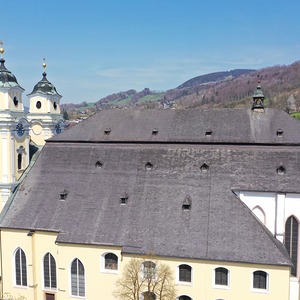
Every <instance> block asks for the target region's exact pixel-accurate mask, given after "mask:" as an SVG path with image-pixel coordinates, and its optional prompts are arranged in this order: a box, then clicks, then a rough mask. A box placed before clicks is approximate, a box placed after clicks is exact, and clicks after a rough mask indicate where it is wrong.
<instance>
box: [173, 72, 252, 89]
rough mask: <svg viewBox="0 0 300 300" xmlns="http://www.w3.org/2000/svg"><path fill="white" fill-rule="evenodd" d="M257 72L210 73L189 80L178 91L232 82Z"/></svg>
mask: <svg viewBox="0 0 300 300" xmlns="http://www.w3.org/2000/svg"><path fill="white" fill-rule="evenodd" d="M254 71H255V70H251V69H235V70H231V71H225V72H215V73H209V74H206V75H200V76H197V77H194V78H192V79H189V80H188V81H186V82H184V83H183V84H181V85H180V86H178V89H182V88H188V87H192V86H195V85H199V84H207V83H212V82H220V81H224V80H230V79H233V78H236V77H238V76H240V75H243V74H248V73H251V72H254Z"/></svg>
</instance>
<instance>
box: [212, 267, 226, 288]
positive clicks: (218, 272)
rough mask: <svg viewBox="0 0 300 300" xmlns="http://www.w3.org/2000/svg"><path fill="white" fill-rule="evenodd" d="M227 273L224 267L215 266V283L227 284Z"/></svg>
mask: <svg viewBox="0 0 300 300" xmlns="http://www.w3.org/2000/svg"><path fill="white" fill-rule="evenodd" d="M228 273H229V272H228V270H227V269H226V268H216V269H215V285H228Z"/></svg>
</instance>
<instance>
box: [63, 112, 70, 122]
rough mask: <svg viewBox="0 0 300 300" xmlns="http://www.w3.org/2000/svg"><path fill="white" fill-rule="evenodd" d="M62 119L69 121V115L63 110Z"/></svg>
mask: <svg viewBox="0 0 300 300" xmlns="http://www.w3.org/2000/svg"><path fill="white" fill-rule="evenodd" d="M63 118H64V120H69V114H68V112H67V111H66V110H64V112H63Z"/></svg>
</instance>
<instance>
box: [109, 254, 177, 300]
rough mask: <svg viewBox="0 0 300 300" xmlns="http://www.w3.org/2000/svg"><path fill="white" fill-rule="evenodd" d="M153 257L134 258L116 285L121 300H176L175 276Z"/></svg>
mask: <svg viewBox="0 0 300 300" xmlns="http://www.w3.org/2000/svg"><path fill="white" fill-rule="evenodd" d="M151 258H152V257H146V258H144V259H143V258H132V259H131V260H130V261H129V262H128V264H127V265H126V266H125V267H124V270H123V274H122V277H121V278H120V279H119V280H118V281H117V283H116V290H115V293H114V294H115V296H116V297H117V298H118V299H121V300H139V299H140V297H141V296H143V298H144V300H174V299H175V298H176V291H175V283H174V276H173V272H172V271H171V268H170V267H169V266H168V265H165V264H163V263H159V262H156V261H153V260H152V259H151Z"/></svg>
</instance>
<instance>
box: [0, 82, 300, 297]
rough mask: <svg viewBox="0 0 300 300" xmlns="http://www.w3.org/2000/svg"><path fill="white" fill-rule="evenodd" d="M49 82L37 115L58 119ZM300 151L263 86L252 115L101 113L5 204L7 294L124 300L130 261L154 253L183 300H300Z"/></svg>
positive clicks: (59, 145) (1, 224)
mask: <svg viewBox="0 0 300 300" xmlns="http://www.w3.org/2000/svg"><path fill="white" fill-rule="evenodd" d="M43 81H46V77H45V76H43V79H42V81H41V82H40V85H42V84H43V83H42V82H43ZM40 85H39V84H38V86H36V87H35V88H34V90H33V92H32V93H31V94H30V95H29V97H30V101H31V108H30V113H31V112H32V113H37V112H38V111H37V109H38V107H37V105H38V102H40V103H41V108H43V107H45V106H46V108H47V109H48V108H49V107H50V109H49V110H48V111H49V113H50V114H52V113H55V108H54V103H56V104H58V102H59V95H56V94H55V95H53V94H48V96H49V97H48V98H47V101H48V102H47V101H46V100H45V101H46V102H47V103H48V104H49V103H51V104H49V105H47V104H45V102H44V101H42V100H41V97H42V95H44V94H42V93H40ZM49 89H50V87H49ZM21 92H22V89H21V88H20V87H19V86H18V84H17V83H16V82H15V84H14V93H15V94H13V92H12V91H11V94H12V95H11V96H10V97H9V99H11V97H15V96H16V97H20V95H19V94H18V93H21ZM52 92H53V89H52ZM38 93H39V94H38ZM54 96H55V97H54ZM44 97H45V98H46V96H45V95H44ZM12 99H13V98H12ZM19 99H20V98H19ZM19 101H21V100H19ZM51 105H52V106H51ZM38 106H39V105H38ZM10 108H11V109H12V108H14V104H13V103H10ZM19 108H20V107H19ZM15 110H17V109H16V108H15ZM14 114H17V112H14ZM40 117H41V118H42V117H43V115H42V114H41V115H40ZM20 120H21V119H20ZM25 120H26V122H27V123H26V122H25ZM19 122H22V121H19V120H18V121H17V124H19ZM45 123H46V121H45ZM17 124H14V126H15V127H13V126H12V128H16V126H17ZM22 124H23V128H24V133H23V135H22V138H18V137H17V136H16V134H14V139H15V140H14V146H15V149H19V148H20V146H23V147H24V149H25V150H26V148H25V146H26V139H27V140H28V139H29V138H27V136H28V135H30V128H31V125H32V124H33V121H32V120H31V119H30V120H29V119H28V118H26V119H24V123H22ZM39 124H42V125H43V124H44V123H42V122H40V123H39ZM42 125H41V126H42ZM54 128H55V127H54ZM15 130H17V129H15ZM11 135H12V133H10V136H9V137H10V138H11ZM7 139H9V138H7ZM18 139H19V140H18ZM21 143H23V144H21ZM7 144H11V143H8V142H7ZM2 145H3V144H2ZM299 146H300V123H299V121H297V120H295V119H293V118H292V117H290V116H289V115H288V114H287V113H285V112H283V111H281V110H277V109H267V108H265V107H264V95H263V92H262V89H261V86H260V85H258V87H257V90H256V91H255V94H254V96H253V104H252V107H250V104H249V108H248V109H209V110H200V109H185V110H143V111H140V110H134V109H127V110H103V111H100V112H98V113H96V114H95V115H93V116H91V117H90V118H88V119H87V120H85V121H83V122H81V123H80V124H78V125H76V126H74V127H72V128H70V129H68V130H66V131H65V132H63V133H61V134H59V135H56V136H53V137H52V138H50V139H48V140H47V142H46V144H45V146H44V147H43V149H42V150H41V152H40V154H39V156H38V158H37V159H36V161H35V163H34V164H32V166H31V167H30V170H28V172H27V174H26V176H24V178H23V180H22V182H21V183H20V184H19V185H18V186H17V187H16V190H15V192H14V194H13V196H12V197H11V198H9V200H8V201H7V203H6V205H5V207H4V209H3V211H2V214H1V220H0V229H1V232H0V234H1V256H0V257H1V272H2V274H1V289H2V292H9V293H11V294H13V295H15V296H17V295H23V296H25V297H26V298H27V299H36V300H37V299H45V300H53V299H59V300H65V299H74V298H77V299H99V298H100V299H109V300H110V299H111V300H113V299H116V298H115V294H114V290H115V287H116V282H117V280H118V279H119V278H120V277H121V276H122V274H123V272H124V269H125V267H126V264H127V263H128V262H129V261H130V259H131V258H133V257H134V258H138V257H145V256H147V254H149V253H152V255H154V256H155V261H156V262H158V263H160V262H162V263H164V264H167V265H168V266H169V267H170V268H171V270H172V272H173V274H174V278H175V287H176V299H177V300H198V299H205V300H221V299H222V300H240V299H241V298H242V299H245V300H262V299H266V300H299V275H300V272H299V260H298V251H297V249H298V248H299V238H298V235H299V230H298V228H299V218H300V203H299V202H300V165H299V161H300V147H299ZM2 148H3V146H2ZM14 151H16V150H14ZM149 266H151V268H152V269H153V270H152V271H153V272H154V274H155V268H156V264H155V263H154V262H152V261H146V262H145V264H142V265H141V274H140V276H143V270H145V268H149ZM151 297H152V299H156V300H160V298H159V295H156V294H153V295H152V296H151ZM145 298H146V297H145V291H143V290H141V291H140V299H145Z"/></svg>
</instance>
